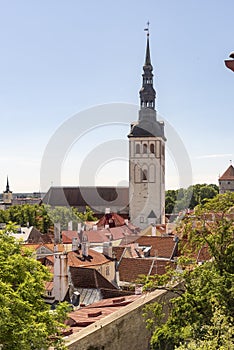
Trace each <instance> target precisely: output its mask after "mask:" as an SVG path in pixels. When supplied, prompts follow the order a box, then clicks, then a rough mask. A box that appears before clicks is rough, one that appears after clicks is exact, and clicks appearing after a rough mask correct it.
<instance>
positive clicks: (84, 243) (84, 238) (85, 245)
mask: <svg viewBox="0 0 234 350" xmlns="http://www.w3.org/2000/svg"><path fill="white" fill-rule="evenodd" d="M88 243H89V242H88V236H87V234H86V233H84V234H83V236H82V242H81V250H82V255H83V256H88V255H89V252H88Z"/></svg>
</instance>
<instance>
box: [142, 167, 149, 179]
mask: <svg viewBox="0 0 234 350" xmlns="http://www.w3.org/2000/svg"><path fill="white" fill-rule="evenodd" d="M141 178H142V181H143V182H145V181H147V180H148V170H147V168H143V169H142V173H141Z"/></svg>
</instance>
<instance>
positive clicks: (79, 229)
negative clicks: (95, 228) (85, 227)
mask: <svg viewBox="0 0 234 350" xmlns="http://www.w3.org/2000/svg"><path fill="white" fill-rule="evenodd" d="M81 227H82V223H81V222H78V225H77V231H78V232H80V231H81Z"/></svg>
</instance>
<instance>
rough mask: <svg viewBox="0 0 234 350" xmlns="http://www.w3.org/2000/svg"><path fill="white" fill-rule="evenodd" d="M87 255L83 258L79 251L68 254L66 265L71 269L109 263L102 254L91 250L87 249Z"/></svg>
mask: <svg viewBox="0 0 234 350" xmlns="http://www.w3.org/2000/svg"><path fill="white" fill-rule="evenodd" d="M88 254H89V255H88V257H85V258H83V256H82V253H81V251H78V252H68V265H69V266H72V267H91V266H96V265H103V264H106V263H108V262H110V260H108V259H107V258H106V257H105V256H104V255H103V254H101V253H98V252H96V251H95V250H93V249H89V250H88Z"/></svg>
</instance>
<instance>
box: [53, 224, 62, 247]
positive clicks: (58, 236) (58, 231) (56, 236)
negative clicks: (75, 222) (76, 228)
mask: <svg viewBox="0 0 234 350" xmlns="http://www.w3.org/2000/svg"><path fill="white" fill-rule="evenodd" d="M54 243H61V225H60V222H56V223H54Z"/></svg>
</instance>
